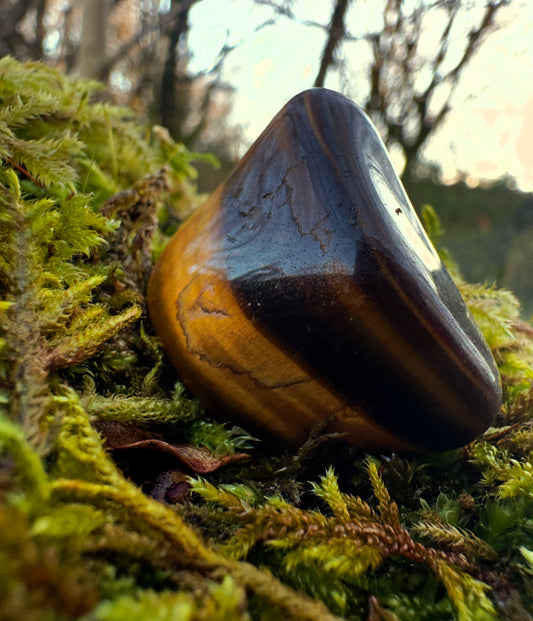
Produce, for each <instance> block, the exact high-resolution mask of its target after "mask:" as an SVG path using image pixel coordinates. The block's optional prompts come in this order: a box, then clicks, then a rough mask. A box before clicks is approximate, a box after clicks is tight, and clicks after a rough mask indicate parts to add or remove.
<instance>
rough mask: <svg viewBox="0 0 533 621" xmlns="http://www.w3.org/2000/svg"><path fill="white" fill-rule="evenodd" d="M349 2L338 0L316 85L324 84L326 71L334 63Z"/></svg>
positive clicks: (347, 0)
mask: <svg viewBox="0 0 533 621" xmlns="http://www.w3.org/2000/svg"><path fill="white" fill-rule="evenodd" d="M349 2H350V0H336V3H335V8H334V10H333V15H332V16H331V23H330V27H329V35H328V39H327V41H326V46H325V47H324V51H323V52H322V59H321V61H320V68H319V70H318V75H317V76H316V80H315V84H314V85H315V86H324V80H325V78H326V73H327V71H328V69H329V67H330V65H332V64H333V54H334V52H335V48H336V47H337V46H338V44H339V42H340V40H341V39H342V38H343V37H344V32H345V31H344V17H345V15H346V10H347V8H348V4H349Z"/></svg>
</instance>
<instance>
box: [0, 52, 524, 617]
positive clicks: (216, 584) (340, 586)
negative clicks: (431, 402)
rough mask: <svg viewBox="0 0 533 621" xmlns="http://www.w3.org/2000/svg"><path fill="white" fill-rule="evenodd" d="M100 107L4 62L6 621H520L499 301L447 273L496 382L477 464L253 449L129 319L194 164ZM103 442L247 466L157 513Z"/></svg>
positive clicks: (0, 524) (194, 480)
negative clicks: (492, 413) (176, 446)
mask: <svg viewBox="0 0 533 621" xmlns="http://www.w3.org/2000/svg"><path fill="white" fill-rule="evenodd" d="M99 88H100V87H99V86H98V85H97V84H94V83H88V82H83V81H71V80H67V79H66V78H64V77H63V76H62V75H60V74H59V73H57V72H55V71H52V70H51V69H49V68H47V67H46V66H44V65H40V64H20V63H17V62H16V61H14V60H12V59H10V58H4V59H1V60H0V110H1V115H0V158H1V168H0V599H1V601H2V615H3V617H2V618H6V619H16V620H19V619H28V620H30V621H33V620H34V619H35V620H36V621H42V620H48V619H50V620H52V619H54V620H56V619H61V620H62V619H82V620H83V621H93V620H100V621H114V620H115V619H117V620H118V619H125V618H128V619H137V618H138V619H141V618H142V619H146V618H154V619H155V618H158V619H159V618H160V619H175V618H180V619H191V620H199V621H202V620H203V619H238V620H246V619H255V618H258V619H259V618H261V619H272V618H279V616H280V615H283V616H284V617H286V618H288V619H316V620H317V621H318V620H320V621H323V620H326V621H327V620H328V619H330V620H331V619H335V618H339V617H342V618H347V619H354V620H355V619H368V618H374V619H383V620H397V619H400V620H406V621H408V620H410V619H423V620H427V621H440V620H444V619H446V620H448V619H456V620H459V621H463V620H466V619H479V620H490V619H496V618H498V619H529V618H532V617H531V615H532V614H533V610H532V604H531V602H532V601H533V569H532V567H533V553H532V550H533V523H530V522H531V521H532V520H531V517H530V516H531V514H532V510H533V500H532V498H533V497H532V493H533V491H532V490H533V483H532V481H533V474H532V473H533V466H532V458H531V455H532V454H533V453H532V451H533V430H532V427H531V422H530V421H531V410H532V404H533V393H532V390H531V382H532V379H533V375H532V373H533V372H532V368H533V338H532V333H533V330H532V329H531V327H530V326H529V325H528V324H524V323H523V322H522V321H521V320H520V318H519V315H520V309H519V305H518V303H517V301H516V299H515V297H514V296H513V294H512V293H510V292H508V291H502V290H500V289H496V288H494V287H490V286H485V285H483V286H482V285H471V284H468V283H466V282H465V281H464V279H462V278H461V276H460V275H459V273H458V271H457V269H456V268H454V266H453V264H452V263H451V262H450V260H449V258H448V257H445V258H446V260H447V261H448V262H449V265H450V269H451V272H452V274H453V276H454V278H455V279H456V281H457V283H458V285H459V287H460V289H461V291H462V293H463V295H464V296H465V298H466V300H467V302H468V304H469V306H470V309H471V311H472V313H473V315H474V317H475V318H476V320H477V322H478V324H479V326H480V328H481V329H482V331H483V332H484V334H485V336H486V338H487V341H488V342H489V345H490V346H491V348H492V350H493V352H494V355H495V358H496V361H497V363H498V365H499V368H500V371H501V374H502V381H503V386H504V396H505V403H504V407H503V409H502V412H501V413H500V416H499V417H498V420H497V421H496V423H495V426H494V427H493V428H491V429H489V430H488V431H487V432H486V433H485V434H484V436H483V437H482V438H480V439H479V440H478V441H477V442H474V443H472V444H471V445H469V446H468V447H465V448H463V449H460V450H457V451H451V452H448V453H445V454H441V455H427V456H416V457H415V456H412V457H406V456H397V455H393V456H380V457H379V458H378V457H377V456H373V457H372V458H369V457H368V456H365V455H363V454H362V453H361V452H360V451H358V450H356V449H354V448H353V447H349V446H345V445H343V444H340V441H339V439H335V440H333V439H331V438H330V439H329V440H328V439H327V438H326V437H322V436H320V435H319V434H318V435H317V436H316V437H312V438H310V439H309V441H308V442H307V443H306V444H305V445H304V446H303V447H301V449H300V450H299V451H297V452H296V453H295V454H285V453H280V452H279V451H276V450H275V449H274V448H272V447H269V446H268V445H266V444H264V445H263V444H262V443H260V442H252V440H253V439H252V438H251V437H250V436H249V434H247V432H246V431H244V430H241V429H236V428H229V427H226V426H225V425H223V424H221V423H215V422H213V421H211V420H209V419H208V418H206V415H205V412H204V411H203V409H202V408H201V406H200V404H198V402H197V401H196V400H195V399H194V397H193V396H191V395H190V394H188V393H187V391H186V390H185V389H184V388H183V387H182V386H181V384H180V383H179V382H178V383H176V377H175V374H174V371H173V370H172V369H171V368H170V367H169V365H168V362H167V360H166V358H165V356H164V355H163V353H162V350H161V347H160V345H159V342H158V340H157V338H156V337H155V335H154V334H153V331H152V328H151V326H150V323H149V320H148V318H147V315H146V307H145V299H144V293H145V287H146V282H147V278H148V274H149V272H150V268H151V265H152V259H153V256H155V255H157V254H158V252H159V251H160V249H161V247H162V246H163V245H164V243H165V241H166V239H167V238H168V233H170V232H172V230H174V229H175V228H176V226H178V224H179V219H180V216H181V215H182V214H183V213H184V212H185V211H186V210H187V209H188V208H189V206H190V205H191V203H195V202H196V197H195V195H194V192H193V190H192V185H191V184H190V182H189V181H188V179H190V177H191V175H192V168H191V166H190V162H191V159H192V158H193V157H194V156H193V155H192V154H190V153H188V152H187V151H186V150H185V149H184V148H183V147H181V146H180V145H176V144H174V143H173V142H172V141H171V140H170V138H169V137H168V134H166V132H165V131H164V130H162V129H161V128H156V129H155V130H154V129H152V128H149V127H147V126H146V125H144V124H143V122H142V120H139V119H136V118H134V116H133V113H132V112H131V111H129V110H125V109H123V108H118V107H115V106H112V105H109V104H106V103H103V102H102V101H101V100H99V99H98V97H97V95H98V93H99ZM176 205H178V207H176ZM426 222H427V224H428V228H429V229H430V230H431V232H432V233H433V234H434V235H435V237H438V236H439V234H440V233H441V231H440V225H439V222H438V218H437V217H436V214H435V213H434V212H432V211H431V210H430V209H426ZM103 424H107V425H109V424H112V425H118V426H119V427H120V426H123V427H127V428H132V427H133V428H135V429H138V430H139V429H140V430H142V431H143V433H144V432H150V433H152V432H153V433H156V434H158V436H159V435H162V436H163V437H167V438H168V437H169V438H171V439H172V441H175V442H177V443H182V444H184V443H185V444H186V443H191V444H193V445H195V446H202V447H207V448H208V449H209V450H210V451H211V453H213V457H214V458H215V459H218V458H219V457H221V456H226V457H227V456H231V455H232V454H234V453H236V452H240V451H242V450H246V451H247V452H250V453H251V455H252V459H251V460H250V461H248V462H239V463H236V464H233V465H232V466H230V467H228V468H226V469H220V470H217V471H216V472H213V473H212V474H211V475H209V476H206V478H202V479H200V478H198V477H189V479H188V481H189V484H190V485H191V487H192V490H193V492H192V494H190V495H189V496H188V497H187V499H186V501H185V502H184V503H183V504H177V505H167V504H162V503H160V502H157V501H156V500H154V499H153V498H152V497H151V496H150V495H149V494H147V493H145V491H149V489H150V488H149V486H146V485H145V486H144V487H143V488H141V487H139V486H137V485H136V484H135V483H134V482H133V481H132V480H130V479H129V478H127V476H125V474H124V473H123V472H122V471H121V470H120V469H119V467H118V466H117V463H115V461H114V459H113V455H112V454H111V453H110V452H109V451H108V450H106V440H105V438H103V437H102V436H101V435H100V433H99V432H98V429H101V426H102V425H103ZM119 461H120V460H119ZM148 461H149V460H146V466H148V465H149V464H148ZM140 462H141V465H142V464H143V460H142V459H141V460H140ZM120 463H122V462H121V461H120ZM174 467H176V466H174ZM184 473H185V471H184V472H183V473H182V474H184ZM126 474H129V471H128V470H126ZM143 474H144V478H143V477H142V476H141V477H140V478H141V482H142V483H147V482H151V483H152V484H154V483H155V481H152V480H151V479H150V477H151V476H152V475H153V473H152V472H151V471H150V472H149V471H148V469H146V471H144V470H142V471H141V475H143ZM182 478H185V477H182Z"/></svg>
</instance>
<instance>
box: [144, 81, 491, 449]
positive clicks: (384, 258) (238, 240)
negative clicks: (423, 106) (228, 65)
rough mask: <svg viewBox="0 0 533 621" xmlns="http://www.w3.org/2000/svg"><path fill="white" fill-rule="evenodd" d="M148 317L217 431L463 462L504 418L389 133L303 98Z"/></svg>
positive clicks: (325, 97) (197, 225)
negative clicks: (326, 440)
mask: <svg viewBox="0 0 533 621" xmlns="http://www.w3.org/2000/svg"><path fill="white" fill-rule="evenodd" d="M148 304H149V309H150V314H151V318H152V321H153V323H154V325H155V328H156V331H157V333H158V334H159V336H160V338H161V339H162V342H163V345H164V347H165V350H166V351H167V353H168V355H169V356H170V358H171V360H172V362H173V364H174V365H175V367H176V369H177V370H178V373H179V376H180V378H181V379H182V380H183V381H184V383H185V384H186V385H188V386H189V388H190V389H191V390H192V391H193V392H194V393H195V394H196V395H197V396H198V397H199V398H200V399H201V400H202V401H203V403H204V404H205V405H206V406H207V407H208V408H209V409H210V411H211V412H212V413H213V414H216V415H220V416H227V417H230V418H231V419H232V420H236V421H238V422H240V423H241V424H243V425H245V426H246V427H247V428H248V429H256V430H257V429H259V430H263V431H265V432H269V433H271V434H273V435H275V436H278V437H279V438H281V439H283V440H284V441H286V442H288V443H298V442H302V441H304V440H305V438H306V437H307V435H308V434H309V432H310V430H311V429H312V428H313V427H314V426H315V425H316V424H317V423H318V422H320V421H322V420H324V419H326V418H329V417H331V423H330V425H329V429H330V430H335V431H342V432H345V433H346V434H347V436H346V437H347V439H348V440H349V441H350V442H352V443H353V444H355V445H358V446H360V447H362V448H365V449H367V450H378V449H379V450H415V451H427V450H445V449H450V448H454V447H458V446H461V445H463V444H465V443H468V442H469V441H471V440H472V439H474V438H475V437H476V436H477V435H479V434H480V433H481V432H482V431H483V430H485V429H486V428H487V427H488V426H489V425H490V423H491V421H492V420H493V418H494V416H495V414H496V413H497V411H498V409H499V407H500V403H501V388H500V381H499V376H498V372H497V369H496V366H495V363H494V360H493V358H492V355H491V353H490V351H489V349H488V347H487V345H486V343H485V341H484V339H483V337H482V335H481V334H480V332H479V330H478V329H477V327H476V325H475V323H474V321H473V320H472V318H471V316H470V314H469V312H468V310H467V308H466V306H465V303H464V301H463V299H462V298H461V295H460V294H459V292H458V290H457V288H456V287H455V285H454V283H453V282H452V279H451V278H450V276H449V274H448V272H447V271H446V269H445V268H444V266H443V265H442V263H441V261H440V259H439V257H438V255H437V253H436V252H435V250H434V248H433V247H432V245H431V243H430V241H429V240H428V238H427V236H426V234H425V232H424V230H423V228H422V226H421V224H420V222H419V220H418V218H417V216H416V214H415V211H414V209H413V207H412V206H411V204H410V202H409V199H408V198H407V196H406V194H405V191H404V189H403V187H402V185H401V183H400V181H399V179H398V177H397V175H396V173H395V172H394V169H393V167H392V165H391V162H390V160H389V157H388V154H387V152H386V150H385V147H384V146H383V144H382V142H381V140H380V138H379V136H378V134H377V132H376V130H375V128H374V127H373V125H372V123H371V122H370V120H369V119H368V117H367V116H366V115H365V113H364V112H363V111H362V109H361V108H359V107H358V106H357V105H356V104H354V103H353V102H352V101H350V100H349V99H347V98H346V97H344V96H342V95H340V94H338V93H335V92H332V91H329V90H325V89H311V90H309V91H305V92H304V93H301V94H300V95H298V96H296V97H295V98H294V99H292V100H291V101H290V102H289V103H288V104H287V105H286V106H285V107H284V108H283V109H282V110H281V111H280V112H279V113H278V115H277V116H276V117H275V118H274V119H273V121H272V122H271V123H270V125H269V126H268V127H267V128H266V130H265V131H264V132H263V134H262V135H261V136H260V137H259V138H258V140H257V141H256V142H255V144H254V145H253V146H252V147H251V149H250V150H249V151H248V153H247V154H246V155H245V156H244V158H243V159H242V160H241V162H240V163H239V164H238V165H237V167H236V168H235V169H234V171H233V172H232V174H231V175H230V177H229V178H228V179H227V181H226V182H225V183H224V184H223V185H222V186H221V187H219V188H218V190H217V191H216V192H215V193H214V194H213V195H212V196H211V198H210V199H209V200H208V201H207V202H206V203H205V204H204V205H203V206H202V207H201V208H200V209H199V210H198V211H197V212H195V213H194V214H193V215H192V216H191V217H190V218H189V220H188V221H187V222H185V224H184V225H182V227H181V228H180V229H179V230H178V232H177V233H176V235H175V236H174V237H173V238H172V240H171V241H170V243H169V245H168V246H167V248H166V249H165V251H164V252H163V254H162V256H161V257H160V259H159V261H158V262H157V264H156V266H155V268H154V271H153V274H152V277H151V280H150V284H149V292H148Z"/></svg>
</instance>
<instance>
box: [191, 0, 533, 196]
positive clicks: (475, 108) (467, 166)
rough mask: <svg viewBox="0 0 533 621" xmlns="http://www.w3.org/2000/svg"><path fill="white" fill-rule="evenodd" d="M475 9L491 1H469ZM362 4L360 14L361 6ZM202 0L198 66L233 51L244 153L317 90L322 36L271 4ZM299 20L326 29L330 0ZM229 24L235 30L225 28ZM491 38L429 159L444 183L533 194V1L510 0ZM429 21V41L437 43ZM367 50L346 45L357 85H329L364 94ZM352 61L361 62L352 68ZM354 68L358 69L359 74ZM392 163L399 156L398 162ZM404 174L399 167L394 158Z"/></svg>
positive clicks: (229, 66)
mask: <svg viewBox="0 0 533 621" xmlns="http://www.w3.org/2000/svg"><path fill="white" fill-rule="evenodd" d="M465 1H466V3H467V4H468V5H469V6H471V7H472V8H471V10H472V11H476V10H479V8H480V4H483V3H484V0H465ZM377 4H378V3H377V2H376V0H355V2H353V3H352V5H353V6H352V10H351V12H350V13H349V14H348V19H347V27H348V31H349V32H352V33H353V34H355V35H357V34H359V32H358V29H359V31H360V30H361V29H362V28H368V27H372V26H375V25H376V24H379V23H380V19H381V17H380V13H379V12H378V11H376V9H375V7H376V5H377ZM355 5H357V11H356V9H355ZM220 6H221V4H220V0H204V1H203V2H200V3H198V4H197V5H195V6H194V7H193V9H192V10H191V30H190V37H189V44H190V47H191V49H192V51H193V58H192V60H191V69H193V70H205V69H208V68H209V66H210V64H212V63H213V59H214V58H216V56H217V53H218V51H219V50H220V49H221V47H222V46H223V45H227V44H229V45H234V46H235V48H234V50H233V51H232V52H231V53H230V54H229V56H228V57H227V59H226V61H225V63H224V70H223V78H224V80H225V81H227V82H228V83H229V84H231V85H232V86H233V87H234V88H235V95H234V105H233V111H232V114H231V117H230V121H231V122H232V123H236V124H239V125H240V126H241V127H242V128H243V147H242V150H243V151H244V150H245V148H247V146H249V145H250V144H251V143H252V142H253V140H254V139H255V138H256V137H257V136H258V135H259V134H260V133H261V131H262V130H263V129H264V127H265V126H266V125H267V124H268V122H269V121H270V119H271V118H272V117H273V116H274V115H275V114H276V112H277V111H278V110H279V109H280V108H281V107H282V106H283V105H284V103H286V102H287V101H288V100H289V99H290V98H291V97H292V96H293V95H295V94H297V93H298V92H300V91H302V90H304V89H306V88H309V87H310V86H312V85H313V82H314V79H315V76H316V73H317V70H318V66H319V60H320V54H321V52H322V48H323V46H324V41H325V34H324V32H323V31H322V30H321V29H319V28H316V27H313V26H309V25H306V24H303V23H298V22H295V21H293V20H290V19H287V18H284V17H280V18H278V19H277V20H275V23H273V24H272V25H269V26H265V27H263V28H261V29H259V30H256V29H257V27H258V25H260V24H263V23H264V22H267V21H268V20H269V18H271V17H272V11H271V10H270V9H269V8H267V7H262V6H259V5H254V3H253V2H251V1H250V0H225V3H224V13H223V15H221V12H220ZM294 11H295V13H296V14H297V16H298V17H299V18H301V20H307V21H317V22H321V23H327V22H328V21H329V18H330V11H331V2H329V1H327V2H326V1H324V0H322V1H320V2H316V1H313V0H296V2H295V4H294ZM228 25H229V26H228ZM498 26H499V28H498V29H497V30H496V32H494V33H492V34H491V35H490V37H489V38H487V40H486V41H485V43H484V45H483V46H482V47H481V49H480V50H479V52H478V54H477V55H476V56H475V57H474V58H473V59H472V61H471V62H470V64H469V66H468V67H467V69H466V71H465V73H464V74H463V76H462V79H461V81H460V82H459V84H458V87H457V89H456V93H455V95H454V101H453V103H454V107H453V109H452V112H451V113H450V114H449V116H448V118H447V120H446V122H445V124H444V125H443V126H442V127H441V128H440V130H438V131H437V132H436V133H435V135H434V136H433V137H432V138H431V139H430V142H429V143H428V145H427V148H426V149H425V152H424V157H425V158H426V159H427V160H428V161H431V162H435V163H437V164H438V165H439V166H440V167H441V169H442V178H443V181H445V182H450V183H451V182H454V181H456V180H457V179H458V175H459V174H462V177H463V178H465V180H466V182H467V183H468V184H470V185H472V186H475V185H477V184H478V183H480V182H485V181H493V180H496V179H498V178H501V177H507V178H509V177H510V178H512V179H513V182H514V184H515V185H516V187H517V189H519V190H521V191H528V192H530V191H533V0H511V3H510V6H509V7H506V8H504V9H502V11H501V12H500V14H499V18H498ZM431 37H432V32H431V25H430V26H429V27H428V33H427V35H426V38H427V39H428V41H431ZM364 54H365V50H364V48H363V47H361V46H359V47H357V45H352V44H349V45H347V46H345V48H344V57H345V59H346V61H347V62H348V63H350V66H351V67H352V69H353V71H352V73H353V74H354V77H353V79H352V80H351V81H350V83H342V82H341V81H339V77H338V75H336V73H335V72H331V71H330V72H329V74H328V76H327V79H326V84H325V86H327V87H328V88H333V89H335V90H341V91H346V90H348V91H349V92H348V93H346V94H349V95H350V96H352V97H353V98H354V99H355V100H356V101H357V99H358V94H360V95H359V96H360V97H363V96H364V95H363V93H364V90H365V81H366V80H365V77H364V75H363V74H361V73H360V72H359V73H358V72H357V66H358V65H357V62H359V65H361V66H364ZM354 63H355V65H354ZM354 67H355V68H354ZM393 161H394V157H393ZM397 165H398V167H399V168H400V167H401V162H400V160H397Z"/></svg>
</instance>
